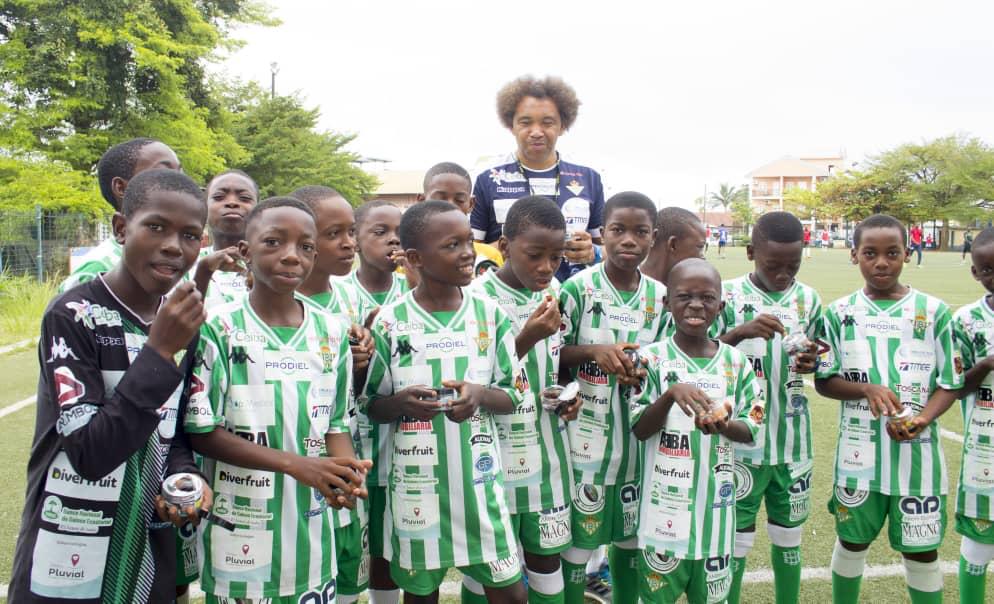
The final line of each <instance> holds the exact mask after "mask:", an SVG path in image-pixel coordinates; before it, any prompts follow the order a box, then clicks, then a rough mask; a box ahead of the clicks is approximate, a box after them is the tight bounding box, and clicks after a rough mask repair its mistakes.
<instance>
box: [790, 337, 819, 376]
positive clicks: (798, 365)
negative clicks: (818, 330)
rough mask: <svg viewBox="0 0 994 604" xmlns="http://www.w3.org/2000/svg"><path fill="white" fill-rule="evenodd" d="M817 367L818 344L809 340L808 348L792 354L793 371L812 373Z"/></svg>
mask: <svg viewBox="0 0 994 604" xmlns="http://www.w3.org/2000/svg"><path fill="white" fill-rule="evenodd" d="M817 367H818V345H817V344H815V343H814V342H811V345H810V346H808V349H807V350H805V351H803V352H799V353H797V354H796V355H794V371H795V372H797V373H814V370H815V369H816V368H817Z"/></svg>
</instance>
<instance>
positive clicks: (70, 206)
mask: <svg viewBox="0 0 994 604" xmlns="http://www.w3.org/2000/svg"><path fill="white" fill-rule="evenodd" d="M0 200H3V207H4V209H10V210H23V211H33V210H34V207H35V206H36V205H40V206H41V207H42V209H43V210H45V211H47V212H60V211H65V210H72V211H73V212H80V213H84V214H88V215H89V216H91V217H93V218H100V217H106V216H107V214H108V213H109V211H110V206H108V205H107V202H106V201H104V199H103V197H101V196H100V192H99V190H98V189H97V183H96V182H95V181H94V179H93V178H91V177H89V176H88V175H86V174H83V173H82V172H78V171H75V170H73V169H72V168H70V167H69V166H68V165H67V164H65V163H60V162H53V161H49V160H47V159H44V158H40V157H39V158H25V157H2V156H0Z"/></svg>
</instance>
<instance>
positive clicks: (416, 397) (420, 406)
mask: <svg viewBox="0 0 994 604" xmlns="http://www.w3.org/2000/svg"><path fill="white" fill-rule="evenodd" d="M395 396H396V397H397V404H398V405H399V406H400V412H401V414H403V415H406V416H407V417H413V418H414V419H420V420H423V421H429V422H430V421H431V420H432V419H433V418H434V417H435V416H436V415H438V413H439V411H441V409H440V408H439V404H438V392H436V391H435V390H433V389H431V388H429V387H428V386H408V387H407V388H404V389H403V390H401V391H399V392H397V394H396V395H395Z"/></svg>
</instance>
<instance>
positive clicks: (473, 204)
mask: <svg viewBox="0 0 994 604" xmlns="http://www.w3.org/2000/svg"><path fill="white" fill-rule="evenodd" d="M474 207H476V195H470V196H469V207H468V208H466V213H470V212H472V211H473V208H474Z"/></svg>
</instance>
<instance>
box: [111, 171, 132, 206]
mask: <svg viewBox="0 0 994 604" xmlns="http://www.w3.org/2000/svg"><path fill="white" fill-rule="evenodd" d="M127 188H128V181H126V180H124V179H123V178H121V177H120V176H115V177H114V178H112V179H110V192H111V195H113V196H114V199H116V200H117V205H118V206H120V205H121V202H122V201H124V190H125V189H127Z"/></svg>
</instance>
